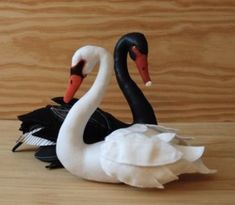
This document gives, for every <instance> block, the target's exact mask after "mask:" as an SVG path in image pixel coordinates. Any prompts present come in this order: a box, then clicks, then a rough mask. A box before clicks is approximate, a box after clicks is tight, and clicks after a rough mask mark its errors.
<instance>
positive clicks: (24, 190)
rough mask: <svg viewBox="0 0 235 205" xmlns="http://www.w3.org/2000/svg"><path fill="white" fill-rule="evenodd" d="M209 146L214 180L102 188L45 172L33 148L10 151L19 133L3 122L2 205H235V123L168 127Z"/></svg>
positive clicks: (207, 159) (0, 146)
mask: <svg viewBox="0 0 235 205" xmlns="http://www.w3.org/2000/svg"><path fill="white" fill-rule="evenodd" d="M166 125H168V126H171V127H174V128H179V129H181V131H180V133H181V134H182V135H185V136H192V137H195V141H194V143H193V144H194V145H199V144H203V145H205V146H206V152H205V155H204V158H203V160H204V162H205V163H206V164H207V165H208V167H210V168H214V169H217V170H218V173H217V174H216V175H213V176H205V175H184V176H181V177H180V180H179V181H175V182H172V183H169V184H167V185H166V187H165V189H164V190H157V189H137V188H132V187H129V186H127V185H120V184H119V185H118V184H103V183H95V182H90V181H85V180H82V179H79V178H76V177H74V176H72V175H71V174H70V173H68V172H67V171H66V170H64V169H60V170H47V169H45V168H44V166H45V163H42V162H40V161H38V160H36V159H35V158H34V157H33V152H32V148H29V147H27V148H26V147H24V148H22V149H21V151H20V152H17V153H12V152H11V148H12V146H13V145H14V143H15V140H16V138H17V136H18V135H19V132H18V131H17V128H18V126H19V123H18V122H16V121H1V122H0V133H1V143H0V162H1V167H0V204H4V205H9V204H14V205H15V204H19V205H21V204H22V205H23V204H24V205H32V204H33V205H36V204H40V205H42V204H43V205H47V204H48V205H51V204H68V205H69V204H76V205H77V204H83V205H86V204H89V205H93V204H109V205H113V204H122V205H124V204H135V205H138V204H141V205H142V204H146V205H150V204H153V205H157V204H161V205H166V204H170V205H179V204H190V205H200V204H213V205H217V204H218V205H222V204H223V205H234V204H235V197H234V196H235V177H234V173H235V138H234V133H235V123H174V124H173V123H168V124H166Z"/></svg>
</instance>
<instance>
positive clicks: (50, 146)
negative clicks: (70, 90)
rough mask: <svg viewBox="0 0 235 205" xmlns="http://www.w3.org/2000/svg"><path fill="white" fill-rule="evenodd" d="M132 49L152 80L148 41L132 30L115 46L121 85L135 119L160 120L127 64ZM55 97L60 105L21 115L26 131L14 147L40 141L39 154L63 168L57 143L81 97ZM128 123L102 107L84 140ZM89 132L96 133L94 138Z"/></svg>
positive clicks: (75, 71) (75, 69)
mask: <svg viewBox="0 0 235 205" xmlns="http://www.w3.org/2000/svg"><path fill="white" fill-rule="evenodd" d="M128 53H129V54H130V57H131V59H132V60H134V61H135V62H136V66H137V68H138V70H139V73H140V75H141V76H142V78H143V80H144V81H145V82H147V81H148V80H149V75H148V67H147V54H148V44H147V40H146V38H145V36H144V35H143V34H141V33H129V34H126V35H124V36H122V37H121V38H120V39H119V41H118V42H117V44H116V47H115V49H114V69H115V74H116V78H117V82H118V85H119V87H120V88H121V90H122V92H123V94H124V96H125V98H126V100H127V102H128V104H129V106H130V108H131V112H132V115H133V123H144V124H157V120H156V117H155V114H154V111H153V108H152V106H151V105H150V103H149V102H148V100H147V99H146V98H145V96H144V94H143V93H142V91H141V90H140V89H139V87H138V86H137V85H136V83H135V82H134V81H133V80H132V79H131V77H130V75H129V72H128V68H127V54H128ZM83 65H84V62H79V63H78V64H77V65H76V66H75V67H72V68H71V76H72V75H77V74H79V70H81V67H82V66H83ZM71 97H72V96H71ZM52 100H53V101H54V102H56V103H58V104H59V105H48V106H46V107H44V108H40V109H37V110H35V111H33V112H30V113H27V114H25V115H21V116H19V117H18V119H19V120H20V121H22V124H21V127H20V130H21V131H22V132H23V135H22V136H21V137H20V138H19V139H18V141H17V144H16V145H15V146H14V147H13V149H12V150H13V151H16V149H17V148H18V147H19V146H20V145H21V144H23V143H26V144H27V143H28V144H34V145H38V146H40V147H39V149H38V150H37V151H36V153H35V157H36V158H38V159H40V160H42V161H45V162H50V165H49V166H47V167H48V168H59V167H62V165H61V164H60V162H59V160H58V158H57V156H56V152H55V143H56V140H57V136H58V132H59V129H60V126H61V125H62V123H63V121H64V119H65V117H66V115H67V113H68V111H69V109H70V108H71V107H72V106H73V104H74V103H75V102H76V101H77V99H73V100H71V101H70V102H69V103H64V100H63V99H62V98H53V99H52ZM127 126H130V124H127V123H124V122H121V121H120V120H118V119H116V118H114V117H113V116H112V115H111V114H109V113H107V112H105V111H103V110H101V109H99V108H98V109H97V110H96V111H95V112H94V113H93V115H92V116H91V118H90V120H89V121H88V123H87V125H86V128H85V132H84V136H83V138H84V142H85V143H87V144H91V143H95V142H98V141H101V140H104V138H105V136H107V135H108V134H110V133H111V132H113V131H114V130H116V129H119V128H123V127H127ZM89 136H92V138H91V137H89Z"/></svg>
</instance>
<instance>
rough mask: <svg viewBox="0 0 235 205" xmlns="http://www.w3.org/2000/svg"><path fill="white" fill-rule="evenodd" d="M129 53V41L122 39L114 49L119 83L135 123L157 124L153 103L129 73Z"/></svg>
mask: <svg viewBox="0 0 235 205" xmlns="http://www.w3.org/2000/svg"><path fill="white" fill-rule="evenodd" d="M127 53H128V42H127V40H125V39H122V40H121V41H119V42H118V43H117V45H116V47H115V50H114V69H115V73H116V79H117V82H118V85H119V87H120V89H121V90H122V92H123V94H124V96H125V98H126V100H127V102H128V104H129V106H130V109H131V112H132V117H133V123H144V124H157V120H156V117H155V114H154V110H153V108H152V106H151V104H150V103H149V102H148V100H147V99H146V98H145V96H144V94H143V92H142V91H141V90H140V89H139V87H138V86H137V85H136V83H135V82H134V81H133V80H132V79H131V77H130V75H129V72H128V69H127Z"/></svg>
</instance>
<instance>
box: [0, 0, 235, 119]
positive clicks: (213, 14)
mask: <svg viewBox="0 0 235 205" xmlns="http://www.w3.org/2000/svg"><path fill="white" fill-rule="evenodd" d="M131 31H140V32H144V33H145V35H146V36H147V38H148V40H149V47H150V49H149V50H150V53H149V69H150V73H151V75H152V80H153V83H154V84H153V86H152V87H151V88H148V89H147V88H144V87H143V85H142V84H141V80H140V78H139V76H138V74H137V71H136V69H135V68H134V67H135V66H134V63H133V62H132V63H129V65H130V67H132V69H131V74H132V76H133V78H134V79H135V80H136V81H137V82H138V84H139V85H141V88H142V89H143V90H144V93H145V94H146V96H147V97H148V99H149V100H150V102H151V103H152V104H153V106H154V109H155V110H156V112H157V114H158V117H159V120H160V121H161V122H173V121H175V122H176V121H178V122H179V121H181V122H182V121H234V120H235V95H234V91H235V60H234V52H235V1H234V0H223V1H221V0H175V1H172V0H161V1H154V0H152V1H150V0H146V1H142V0H136V1H131V0H129V1H92V0H91V1H85V0H83V1H82V0H79V1H72V0H70V1H68V0H55V1H46V0H39V1H33V0H12V1H1V2H0V44H1V46H0V56H1V58H0V118H1V119H15V118H16V115H18V114H21V113H24V112H27V111H30V110H32V109H35V108H38V107H40V106H43V105H45V104H47V103H49V102H50V98H51V97H54V96H61V95H63V93H64V90H65V87H66V83H67V76H68V68H69V66H70V58H71V56H72V53H73V52H74V51H75V49H76V48H78V47H80V46H82V45H85V44H96V45H102V46H103V47H106V48H107V49H108V50H109V51H110V52H112V51H113V47H114V45H115V43H116V41H117V39H118V38H119V37H120V36H121V35H123V34H125V33H127V32H131ZM94 77H95V74H92V77H89V78H87V80H86V83H84V85H83V87H82V91H83V92H84V91H85V90H87V88H88V87H89V86H90V84H91V82H92V81H93V79H94ZM83 92H81V93H80V94H78V95H77V96H80V95H81V94H82V93H83ZM102 107H103V108H105V109H106V110H108V111H111V112H112V113H113V114H114V115H115V116H118V117H119V118H121V119H123V120H126V121H130V114H129V109H128V107H127V105H126V103H125V101H124V99H123V97H122V95H121V93H120V91H119V89H118V87H117V86H116V81H115V80H114V78H113V81H112V85H111V86H110V89H109V91H108V93H107V95H106V98H105V99H104V103H103V105H102Z"/></svg>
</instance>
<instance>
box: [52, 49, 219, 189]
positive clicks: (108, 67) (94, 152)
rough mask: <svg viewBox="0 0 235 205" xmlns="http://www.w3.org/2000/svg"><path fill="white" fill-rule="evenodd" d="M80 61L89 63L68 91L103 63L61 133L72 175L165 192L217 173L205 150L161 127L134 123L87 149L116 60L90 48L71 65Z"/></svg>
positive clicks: (63, 157)
mask: <svg viewBox="0 0 235 205" xmlns="http://www.w3.org/2000/svg"><path fill="white" fill-rule="evenodd" d="M135 49H138V48H136V47H135ZM80 61H85V64H84V66H83V68H82V70H81V72H80V75H81V76H80V75H77V76H76V77H74V78H73V79H71V80H72V81H71V82H70V83H69V86H71V85H72V86H74V85H73V84H76V86H78V87H79V85H80V84H81V82H82V76H84V75H87V74H89V73H90V72H91V71H92V69H93V67H94V66H95V65H96V64H98V63H99V71H98V74H97V77H96V80H95V82H94V84H93V85H92V87H91V88H90V89H89V91H88V92H87V93H86V94H85V95H84V96H83V97H82V98H81V99H80V100H79V101H78V102H77V103H75V104H74V106H73V107H72V109H71V110H70V111H69V113H68V115H67V117H66V119H65V121H64V123H63V125H62V127H61V129H60V131H59V136H58V140H57V145H56V152H57V155H58V158H59V160H60V162H61V163H62V164H63V166H64V167H65V168H66V169H67V170H68V171H69V172H71V173H72V174H74V175H76V176H78V177H81V178H84V179H88V180H93V181H99V182H109V183H125V184H128V185H131V186H135V187H142V188H143V187H146V188H147V187H148V188H151V187H156V188H164V187H163V184H165V183H168V182H170V181H173V180H176V179H178V175H180V174H183V173H196V172H199V173H203V174H209V173H214V172H215V171H214V170H210V169H208V168H207V167H206V166H205V165H204V164H203V163H202V161H201V159H200V158H201V156H202V154H203V152H204V147H200V146H198V147H195V146H189V145H188V144H187V143H185V140H184V139H182V138H180V137H177V136H176V134H175V130H173V129H170V128H165V127H162V126H159V125H150V124H134V125H132V126H130V127H128V128H122V129H118V130H116V131H114V132H112V133H111V134H110V135H109V136H107V137H106V139H105V141H102V142H97V143H94V144H89V145H88V144H85V143H84V142H83V132H84V128H85V125H86V123H87V121H88V119H89V118H90V116H91V115H92V113H93V112H94V111H95V109H96V108H97V107H98V105H99V104H100V102H101V100H102V98H103V96H104V94H105V91H106V88H107V86H108V84H109V81H110V78H111V75H112V71H113V58H112V56H111V55H110V53H108V52H107V51H106V50H105V49H103V48H101V47H95V46H85V47H82V48H80V49H78V50H77V51H76V52H75V54H74V56H73V58H72V66H74V65H76V64H77V63H79V62H80ZM73 81H76V82H73ZM148 84H149V83H148ZM68 92H69V89H68ZM69 95H71V93H69ZM66 96H67V94H66V95H65V98H66ZM70 97H71V96H70ZM78 124H79V126H78Z"/></svg>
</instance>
